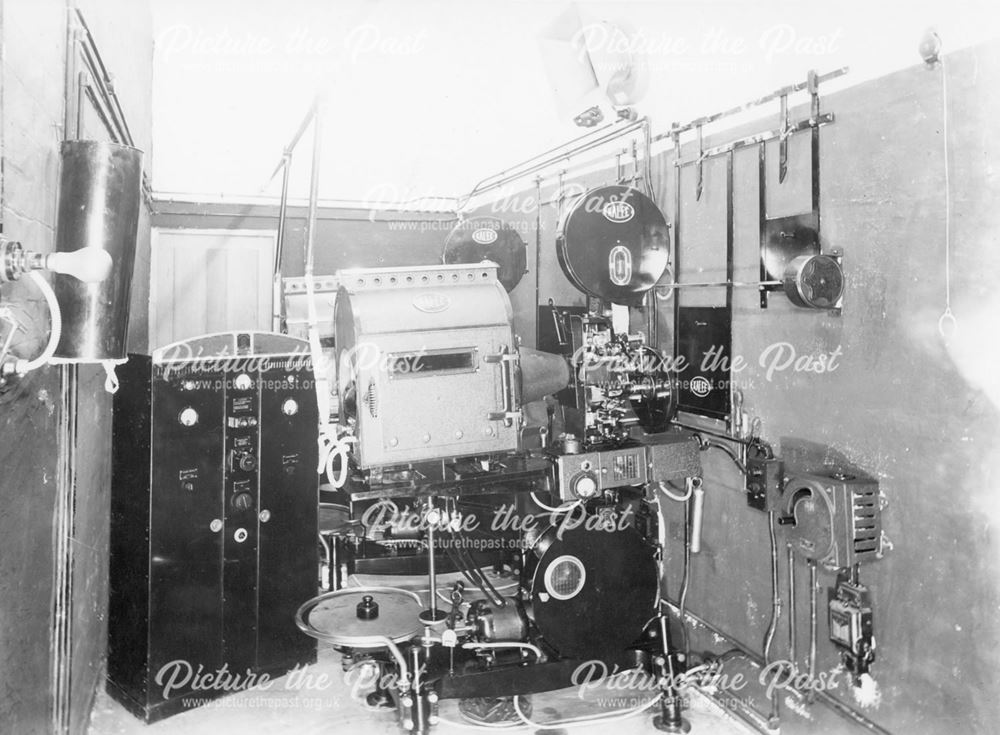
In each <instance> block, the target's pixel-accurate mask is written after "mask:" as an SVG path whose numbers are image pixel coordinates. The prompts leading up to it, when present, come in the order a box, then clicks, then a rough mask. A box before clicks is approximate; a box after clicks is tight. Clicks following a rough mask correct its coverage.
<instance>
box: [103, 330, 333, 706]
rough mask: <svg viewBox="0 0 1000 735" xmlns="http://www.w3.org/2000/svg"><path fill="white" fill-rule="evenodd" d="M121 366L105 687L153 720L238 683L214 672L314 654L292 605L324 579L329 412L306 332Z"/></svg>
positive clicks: (215, 340)
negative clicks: (320, 546)
mask: <svg viewBox="0 0 1000 735" xmlns="http://www.w3.org/2000/svg"><path fill="white" fill-rule="evenodd" d="M119 374H120V381H121V388H120V390H119V392H118V394H117V395H116V396H115V402H114V430H113V431H114V450H113V461H112V516H111V570H110V587H111V600H110V607H109V621H108V690H109V691H110V692H111V693H112V695H113V696H115V698H117V699H118V700H119V701H121V702H122V703H123V704H125V706H126V707H128V708H129V709H130V710H131V711H132V712H134V713H135V714H137V715H138V716H140V717H142V718H143V719H145V720H146V721H147V722H149V721H153V720H157V719H160V718H162V717H165V716H167V715H170V714H173V713H175V712H179V711H181V710H183V709H188V708H190V707H191V706H192V702H191V701H188V702H185V701H184V700H185V698H194V700H197V701H206V700H207V699H209V698H211V697H214V696H219V695H221V694H225V693H226V689H225V688H222V689H220V688H206V687H204V686H201V685H199V681H201V682H206V681H209V680H208V679H206V678H204V677H205V675H209V676H214V675H219V676H225V675H226V674H228V675H231V676H232V677H237V676H239V677H241V678H242V679H243V680H244V681H246V680H248V679H251V680H252V678H253V677H256V678H257V679H258V680H259V677H260V675H262V674H264V673H268V674H269V675H272V676H274V675H278V674H280V673H283V672H284V671H287V670H288V669H290V668H292V667H294V666H296V665H297V664H305V663H309V662H311V661H314V660H315V642H314V641H313V640H312V639H311V638H309V637H308V636H306V635H304V634H303V633H301V632H300V631H299V630H298V628H297V627H296V626H295V622H294V614H295V611H296V609H297V608H298V606H299V605H300V604H301V603H302V602H304V601H305V600H306V599H308V598H310V597H312V596H313V595H314V594H315V593H316V586H317V575H318V571H317V570H318V558H317V541H316V539H317V506H318V486H317V475H316V462H317V442H316V434H317V426H318V414H317V406H316V395H315V390H314V388H313V376H312V369H311V363H310V361H309V357H308V345H307V343H305V342H304V341H302V340H298V339H293V338H290V337H287V336H284V335H274V334H267V333H239V334H236V333H234V334H223V335H211V336H207V337H200V338H196V339H193V340H190V341H188V342H185V343H179V344H178V345H173V346H171V347H168V348H164V349H163V350H158V351H157V353H156V355H154V357H153V358H150V357H147V356H143V355H133V356H131V357H130V360H129V362H128V364H127V365H125V366H123V367H122V368H121V369H120V371H119ZM216 678H218V676H216ZM213 681H214V680H213Z"/></svg>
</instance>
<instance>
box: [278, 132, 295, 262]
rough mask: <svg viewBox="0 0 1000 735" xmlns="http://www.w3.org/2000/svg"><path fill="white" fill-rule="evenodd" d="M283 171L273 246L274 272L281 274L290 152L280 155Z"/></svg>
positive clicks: (290, 163)
mask: <svg viewBox="0 0 1000 735" xmlns="http://www.w3.org/2000/svg"><path fill="white" fill-rule="evenodd" d="M282 160H283V161H284V164H283V168H284V171H283V172H282V175H281V202H280V204H279V205H278V241H277V243H276V244H275V248H274V272H275V274H278V275H280V274H281V256H282V253H283V252H284V246H285V219H286V217H287V216H288V178H289V169H290V168H291V166H292V153H291V151H286V152H285V155H284V156H283V157H282Z"/></svg>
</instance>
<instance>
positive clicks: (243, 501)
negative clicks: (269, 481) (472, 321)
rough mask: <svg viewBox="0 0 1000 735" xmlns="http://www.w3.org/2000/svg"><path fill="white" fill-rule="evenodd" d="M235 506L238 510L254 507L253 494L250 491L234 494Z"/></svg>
mask: <svg viewBox="0 0 1000 735" xmlns="http://www.w3.org/2000/svg"><path fill="white" fill-rule="evenodd" d="M233 507H234V508H235V509H236V510H250V509H251V508H253V495H251V494H250V493H236V494H235V495H234V496H233Z"/></svg>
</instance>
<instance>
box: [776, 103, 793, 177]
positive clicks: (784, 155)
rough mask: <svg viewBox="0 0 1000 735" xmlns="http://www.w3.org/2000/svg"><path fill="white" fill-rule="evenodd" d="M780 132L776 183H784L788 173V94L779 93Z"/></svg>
mask: <svg viewBox="0 0 1000 735" xmlns="http://www.w3.org/2000/svg"><path fill="white" fill-rule="evenodd" d="M779 125H780V128H779V130H780V133H779V134H778V136H779V137H778V183H779V184H783V183H785V176H787V175H788V138H789V135H790V134H789V129H788V95H787V94H783V95H781V118H780V121H779Z"/></svg>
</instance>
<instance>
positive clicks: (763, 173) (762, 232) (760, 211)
mask: <svg viewBox="0 0 1000 735" xmlns="http://www.w3.org/2000/svg"><path fill="white" fill-rule="evenodd" d="M757 216H758V236H759V237H760V246H759V250H758V253H757V257H758V258H759V260H760V280H761V281H766V280H767V267H766V266H765V265H764V256H765V255H766V248H765V243H766V242H767V146H766V145H765V144H763V143H761V144H760V145H759V146H757ZM760 308H761V309H766V308H767V289H766V288H762V289H761V290H760Z"/></svg>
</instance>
